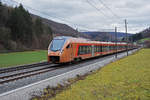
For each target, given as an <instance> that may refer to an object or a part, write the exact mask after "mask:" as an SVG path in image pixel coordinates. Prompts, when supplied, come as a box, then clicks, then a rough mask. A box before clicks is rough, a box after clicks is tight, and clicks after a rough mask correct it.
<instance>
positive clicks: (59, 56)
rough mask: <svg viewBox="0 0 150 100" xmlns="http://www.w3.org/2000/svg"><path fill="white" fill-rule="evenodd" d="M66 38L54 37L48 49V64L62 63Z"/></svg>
mask: <svg viewBox="0 0 150 100" xmlns="http://www.w3.org/2000/svg"><path fill="white" fill-rule="evenodd" d="M67 39H68V38H67V37H63V36H60V37H55V38H54V39H53V40H52V42H51V43H50V45H49V47H48V62H51V63H63V62H65V61H64V57H63V52H64V46H65V45H66V44H67Z"/></svg>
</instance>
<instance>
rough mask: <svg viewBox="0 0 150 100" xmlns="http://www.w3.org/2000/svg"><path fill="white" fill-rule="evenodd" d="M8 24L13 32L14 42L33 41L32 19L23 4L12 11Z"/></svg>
mask: <svg viewBox="0 0 150 100" xmlns="http://www.w3.org/2000/svg"><path fill="white" fill-rule="evenodd" d="M8 23H9V27H10V28H11V31H12V33H11V36H12V39H13V40H21V41H23V42H24V43H26V42H29V41H31V39H32V18H31V16H30V14H29V12H28V11H26V10H25V9H24V8H23V6H22V5H21V4H20V6H19V7H15V9H14V10H13V11H12V13H11V17H10V19H9V22H8Z"/></svg>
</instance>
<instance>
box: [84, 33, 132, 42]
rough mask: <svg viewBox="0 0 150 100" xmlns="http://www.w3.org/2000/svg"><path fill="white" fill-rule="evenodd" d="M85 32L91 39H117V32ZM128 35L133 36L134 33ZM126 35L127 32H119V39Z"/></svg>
mask: <svg viewBox="0 0 150 100" xmlns="http://www.w3.org/2000/svg"><path fill="white" fill-rule="evenodd" d="M82 33H83V34H87V35H89V36H90V38H91V39H94V40H100V41H115V32H82ZM128 36H132V34H128ZM124 37H126V34H125V33H122V32H117V39H118V41H121V40H122V39H123V38H124Z"/></svg>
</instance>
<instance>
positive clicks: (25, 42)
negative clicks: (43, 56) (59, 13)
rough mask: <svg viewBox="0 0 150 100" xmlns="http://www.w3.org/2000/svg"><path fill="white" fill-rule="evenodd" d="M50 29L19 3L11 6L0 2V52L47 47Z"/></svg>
mask: <svg viewBox="0 0 150 100" xmlns="http://www.w3.org/2000/svg"><path fill="white" fill-rule="evenodd" d="M51 40H52V29H51V27H50V26H48V25H46V24H44V23H43V22H42V20H41V19H40V18H38V17H37V18H33V17H32V16H31V14H30V13H29V12H28V11H27V10H25V9H24V7H23V6H22V5H21V4H20V5H19V6H18V7H15V8H12V7H8V6H6V5H3V4H2V3H1V2H0V52H5V51H6V52H7V51H24V50H34V49H47V47H48V44H49V43H50V41H51Z"/></svg>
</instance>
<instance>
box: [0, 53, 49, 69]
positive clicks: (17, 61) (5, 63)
mask: <svg viewBox="0 0 150 100" xmlns="http://www.w3.org/2000/svg"><path fill="white" fill-rule="evenodd" d="M46 59H47V51H46V50H41V51H27V52H17V53H5V54H0V68H2V67H10V66H17V65H23V64H31V63H36V62H40V61H45V60H46Z"/></svg>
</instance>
